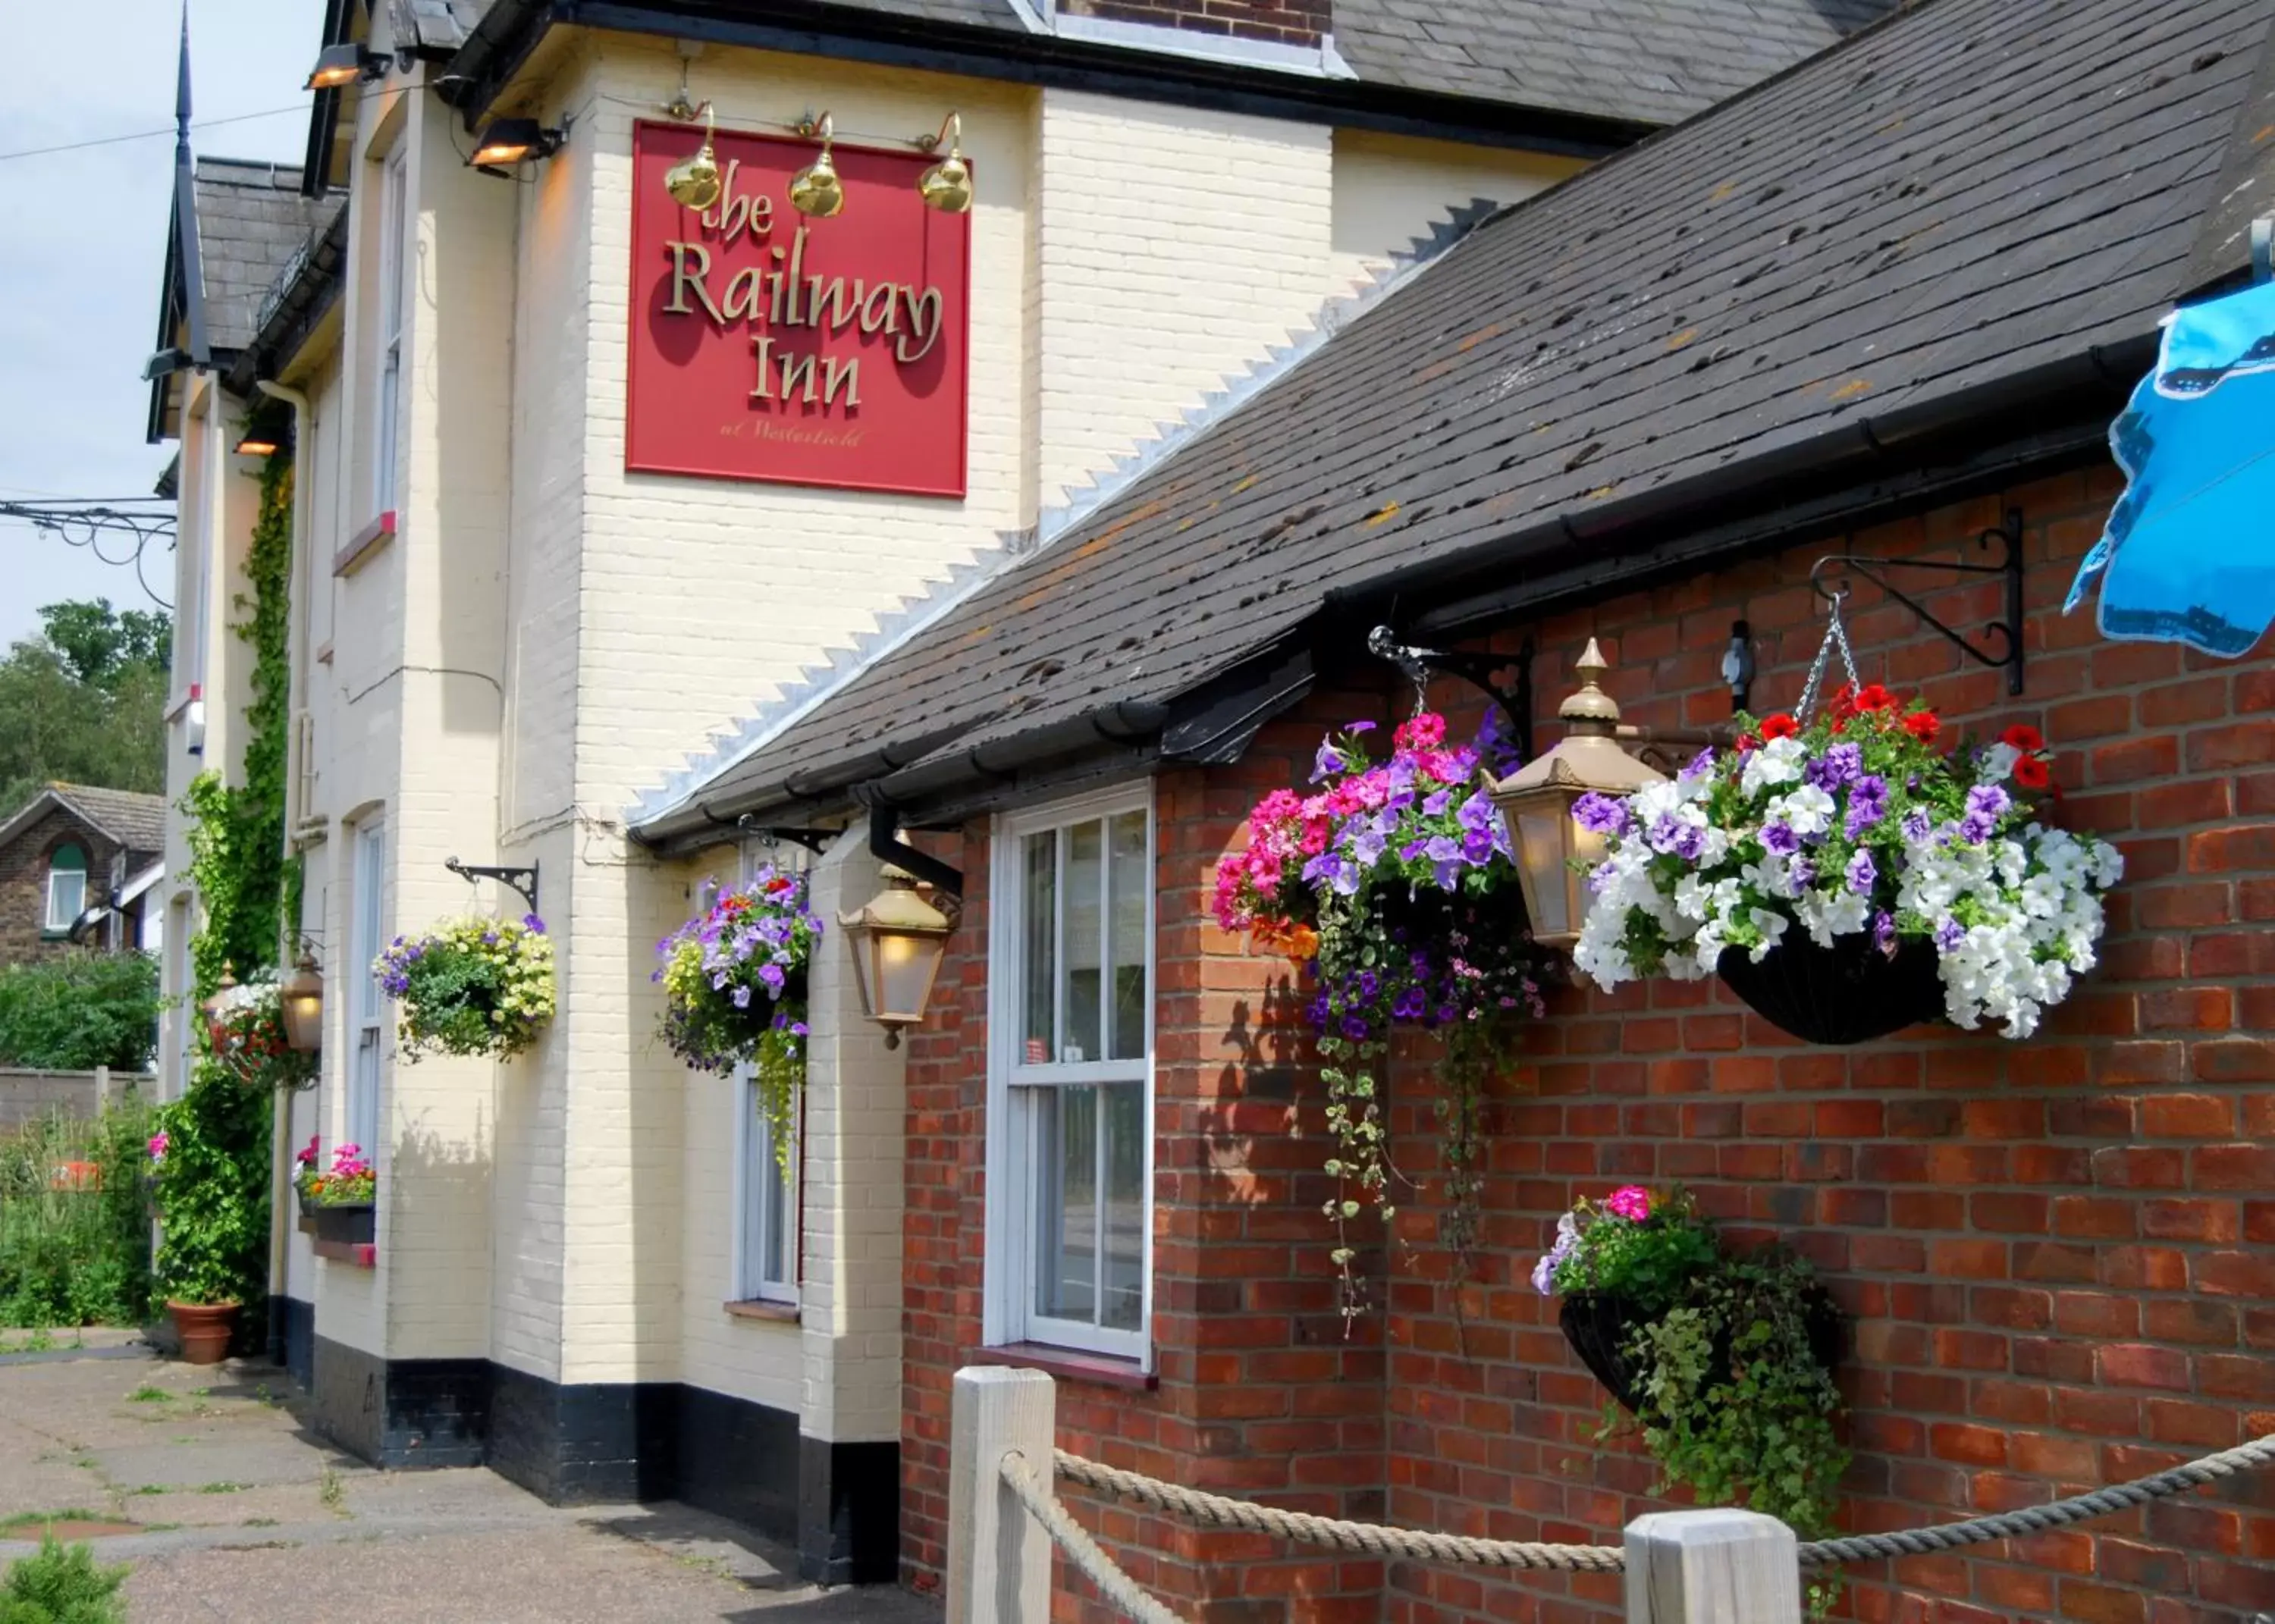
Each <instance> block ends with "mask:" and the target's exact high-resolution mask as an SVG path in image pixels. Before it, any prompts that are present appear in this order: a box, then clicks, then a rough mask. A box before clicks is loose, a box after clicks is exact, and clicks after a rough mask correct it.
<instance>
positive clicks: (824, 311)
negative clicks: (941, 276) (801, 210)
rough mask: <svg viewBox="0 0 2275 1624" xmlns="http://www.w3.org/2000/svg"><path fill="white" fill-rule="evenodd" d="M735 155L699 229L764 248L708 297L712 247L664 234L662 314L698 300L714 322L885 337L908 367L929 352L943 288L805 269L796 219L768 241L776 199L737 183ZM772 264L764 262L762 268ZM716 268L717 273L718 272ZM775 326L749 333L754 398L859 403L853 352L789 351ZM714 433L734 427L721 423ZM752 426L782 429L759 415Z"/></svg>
mask: <svg viewBox="0 0 2275 1624" xmlns="http://www.w3.org/2000/svg"><path fill="white" fill-rule="evenodd" d="M741 170H742V161H741V160H740V159H732V160H729V162H728V164H727V167H726V173H725V176H724V177H723V178H722V183H721V186H720V193H719V199H718V200H717V201H716V202H715V203H714V204H713V205H712V206H711V207H710V208H707V209H705V210H704V211H703V214H702V215H701V219H702V223H703V228H704V230H705V231H706V232H707V233H715V234H716V238H715V244H714V245H715V246H717V247H719V248H721V249H722V250H723V249H724V248H725V247H726V246H728V245H731V244H732V243H733V242H735V241H736V239H737V238H742V239H743V240H744V241H746V242H749V243H751V244H752V245H753V246H754V247H761V248H763V249H764V250H765V251H766V252H765V253H764V254H762V255H761V256H760V261H759V262H758V263H756V264H751V265H744V266H742V267H740V268H737V269H736V270H735V271H734V272H733V274H732V275H729V276H727V278H726V283H725V285H724V286H723V287H722V289H721V290H720V291H719V293H718V294H717V295H716V296H714V294H713V292H712V289H711V284H710V277H711V273H712V269H713V261H712V250H711V248H710V247H707V246H706V245H704V244H702V243H699V242H667V243H666V244H665V245H664V247H665V249H666V251H667V252H669V254H670V255H671V297H670V298H669V299H667V300H666V301H665V303H664V306H663V311H664V313H665V314H668V315H676V316H689V315H693V314H695V313H696V312H697V311H698V310H700V311H701V312H702V313H703V314H705V315H707V316H708V317H710V318H711V322H712V325H713V326H714V327H717V328H721V329H725V328H728V327H729V326H737V325H740V326H744V327H756V326H760V325H764V326H765V327H767V328H770V329H789V328H800V327H805V328H813V329H816V331H817V335H818V336H829V335H832V334H839V333H849V332H852V331H854V330H855V329H858V331H859V333H860V335H861V336H863V337H865V338H874V337H877V336H884V337H885V338H888V339H889V340H891V341H892V345H893V356H894V359H896V361H898V362H899V363H900V364H901V365H902V366H912V365H914V364H915V363H916V362H918V361H921V360H922V359H925V357H926V356H927V355H929V354H931V353H932V351H933V346H935V345H936V344H939V342H940V338H941V329H942V327H943V325H944V324H945V316H946V306H947V299H946V297H945V296H944V295H943V294H942V293H941V290H940V289H939V288H938V287H924V288H918V287H917V286H915V285H914V284H912V283H900V282H888V281H886V282H871V281H868V280H867V279H865V278H864V277H859V276H854V277H850V278H849V277H845V276H820V275H813V276H809V275H807V274H806V270H805V242H806V235H807V230H808V228H806V227H805V226H804V225H801V226H799V227H798V228H797V233H796V235H795V236H794V237H793V238H791V240H790V246H789V249H788V251H787V252H785V251H784V249H783V247H782V244H781V243H779V242H773V241H768V240H767V239H768V238H770V237H771V236H772V233H773V231H774V227H775V200H774V199H772V198H771V197H769V196H767V194H766V193H762V192H739V191H737V181H738V180H739V178H740V174H741ZM770 266H771V267H772V268H770ZM723 274H725V273H723V272H722V275H723ZM781 336H783V335H782V334H781V333H779V332H759V333H754V334H752V336H751V356H752V389H751V394H750V398H751V399H752V402H754V403H755V402H761V401H763V402H774V401H782V402H784V403H788V402H790V401H793V400H794V401H797V402H798V403H800V404H818V405H820V407H821V408H822V409H823V410H824V411H827V410H828V409H829V408H830V407H832V406H843V407H845V408H847V409H853V408H858V406H859V405H860V404H861V360H860V358H859V357H858V356H828V355H815V354H805V355H794V354H791V353H790V352H788V351H784V350H782V349H781V348H779V347H778V346H777V344H776V340H777V338H778V337H781ZM721 432H722V434H733V433H739V432H740V430H739V427H724V426H722V429H721ZM754 432H757V433H760V434H767V436H768V437H774V438H790V435H789V434H786V433H778V432H776V430H775V427H774V426H771V425H769V424H767V423H766V422H764V421H763V420H762V421H760V424H759V426H758V427H757V429H756V430H754ZM806 442H807V443H819V444H843V445H847V446H851V445H856V444H858V443H859V437H858V431H855V430H851V429H848V430H847V431H846V432H845V437H844V438H843V439H842V440H825V439H819V438H813V439H808V440H807V441H806Z"/></svg>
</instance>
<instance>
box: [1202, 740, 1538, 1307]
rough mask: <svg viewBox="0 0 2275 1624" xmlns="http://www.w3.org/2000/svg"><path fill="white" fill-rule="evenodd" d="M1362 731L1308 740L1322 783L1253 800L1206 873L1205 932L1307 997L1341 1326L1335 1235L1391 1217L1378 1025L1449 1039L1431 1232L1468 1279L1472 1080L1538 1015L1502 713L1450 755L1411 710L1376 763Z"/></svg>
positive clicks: (1344, 1246)
mask: <svg viewBox="0 0 2275 1624" xmlns="http://www.w3.org/2000/svg"><path fill="white" fill-rule="evenodd" d="M1374 725H1375V724H1373V723H1372V722H1368V721H1359V722H1354V723H1352V724H1351V725H1350V726H1349V727H1348V728H1346V729H1344V730H1343V731H1342V732H1341V733H1339V734H1335V735H1332V736H1329V737H1328V738H1327V739H1326V741H1325V742H1324V743H1322V744H1320V746H1319V754H1318V757H1317V759H1316V760H1315V761H1314V763H1313V767H1312V773H1311V782H1313V783H1314V784H1318V785H1320V786H1322V787H1321V788H1320V789H1318V790H1317V791H1316V792H1315V793H1313V794H1311V795H1308V796H1299V795H1297V794H1296V793H1295V792H1294V791H1292V790H1286V789H1280V790H1274V792H1273V793H1272V794H1270V795H1268V796H1266V797H1264V799H1263V800H1262V801H1261V802H1259V803H1258V804H1257V806H1256V808H1255V810H1254V811H1253V812H1251V813H1250V814H1249V819H1248V837H1247V841H1246V842H1245V844H1243V845H1242V846H1239V847H1236V849H1234V850H1230V851H1228V852H1227V853H1226V854H1225V856H1224V857H1223V858H1222V859H1221V862H1220V863H1219V864H1218V866H1217V872H1216V899H1215V912H1216V918H1217V922H1218V923H1219V924H1220V925H1223V926H1224V928H1225V929H1226V930H1228V931H1236V932H1244V933H1246V934H1247V936H1248V937H1249V939H1250V940H1251V941H1252V942H1254V943H1255V944H1256V945H1257V946H1258V947H1262V948H1268V949H1270V950H1273V951H1275V952H1281V953H1285V954H1286V955H1287V956H1289V958H1291V959H1293V960H1294V961H1295V962H1296V963H1297V964H1298V965H1299V966H1301V968H1302V973H1303V975H1304V985H1305V986H1306V987H1307V988H1308V989H1309V994H1308V1001H1307V1009H1308V1013H1309V1015H1310V1017H1311V1025H1312V1027H1313V1029H1314V1030H1315V1031H1317V1033H1318V1035H1319V1036H1318V1046H1319V1058H1320V1061H1321V1062H1322V1065H1321V1073H1320V1075H1321V1077H1322V1080H1323V1081H1324V1082H1325V1084H1326V1091H1327V1123H1328V1127H1329V1129H1330V1130H1331V1131H1332V1132H1333V1134H1334V1145H1333V1147H1332V1153H1331V1155H1330V1157H1329V1159H1328V1161H1327V1166H1326V1170H1327V1171H1328V1172H1329V1173H1330V1174H1332V1175H1334V1177H1335V1180H1336V1185H1337V1188H1336V1190H1335V1194H1334V1198H1333V1199H1331V1200H1330V1201H1329V1202H1328V1203H1327V1204H1326V1216H1327V1218H1328V1219H1329V1220H1331V1221H1332V1222H1333V1223H1334V1227H1335V1233H1336V1240H1335V1245H1334V1250H1333V1252H1332V1254H1331V1255H1332V1258H1333V1260H1334V1264H1335V1267H1336V1271H1337V1273H1338V1276H1339V1278H1340V1280H1341V1281H1342V1297H1343V1310H1344V1313H1345V1315H1346V1316H1347V1317H1348V1316H1349V1315H1351V1314H1354V1313H1356V1312H1357V1311H1359V1309H1360V1307H1361V1306H1362V1303H1361V1293H1360V1291H1359V1288H1358V1285H1357V1279H1356V1277H1355V1275H1354V1273H1353V1272H1352V1268H1351V1265H1352V1262H1353V1259H1354V1257H1355V1252H1354V1249H1353V1246H1352V1243H1351V1241H1350V1238H1349V1224H1350V1222H1351V1221H1352V1220H1355V1219H1357V1217H1358V1215H1359V1213H1360V1212H1361V1211H1362V1208H1363V1205H1364V1204H1365V1203H1369V1202H1372V1204H1373V1205H1376V1206H1377V1207H1378V1208H1379V1210H1380V1212H1381V1214H1382V1217H1383V1219H1384V1220H1385V1222H1386V1223H1387V1221H1388V1220H1390V1219H1391V1218H1392V1217H1393V1216H1394V1211H1395V1208H1394V1194H1393V1191H1394V1181H1395V1180H1397V1179H1398V1178H1399V1177H1400V1175H1398V1174H1397V1173H1396V1171H1395V1170H1394V1167H1392V1165H1391V1161H1390V1156H1389V1150H1388V1128H1387V1123H1388V1114H1387V1110H1386V1108H1385V1099H1384V1089H1383V1083H1384V1077H1385V1074H1386V1072H1387V1060H1388V1055H1389V1052H1390V1039H1391V1036H1392V1034H1393V1032H1394V1031H1395V1030H1397V1029H1399V1028H1410V1029H1415V1030H1420V1031H1430V1032H1433V1033H1435V1034H1437V1035H1438V1036H1439V1037H1440V1039H1442V1040H1443V1041H1444V1043H1445V1046H1446V1059H1445V1061H1444V1064H1443V1066H1442V1068H1441V1069H1442V1073H1443V1076H1444V1077H1445V1080H1446V1083H1447V1093H1446V1096H1445V1097H1444V1098H1443V1099H1440V1101H1439V1102H1438V1114H1439V1116H1440V1120H1441V1122H1443V1123H1444V1125H1445V1149H1444V1157H1445V1168H1444V1175H1443V1176H1444V1182H1445V1188H1446V1194H1447V1201H1448V1211H1447V1214H1446V1216H1445V1218H1444V1220H1443V1221H1442V1223H1441V1226H1440V1238H1441V1239H1442V1240H1443V1241H1444V1242H1445V1243H1446V1244H1447V1247H1448V1248H1449V1250H1452V1251H1453V1253H1454V1255H1455V1267H1456V1273H1457V1275H1458V1276H1462V1277H1466V1275H1467V1273H1468V1265H1469V1259H1470V1251H1471V1250H1472V1248H1473V1247H1474V1245H1475V1243H1476V1239H1477V1235H1478V1226H1479V1222H1480V1214H1479V1211H1478V1194H1479V1183H1480V1163H1481V1157H1480V1145H1479V1136H1480V1131H1481V1128H1480V1120H1479V1112H1480V1107H1481V1102H1482V1099H1483V1094H1484V1089H1485V1084H1486V1083H1487V1081H1489V1080H1490V1078H1491V1077H1492V1076H1493V1073H1494V1071H1495V1070H1496V1069H1498V1068H1499V1067H1500V1064H1502V1063H1503V1061H1505V1059H1506V1058H1507V1056H1508V1054H1509V1052H1510V1049H1511V1046H1512V1045H1513V1042H1514V1039H1515V1033H1516V1031H1517V1030H1518V1028H1519V1027H1521V1025H1522V1024H1523V1023H1524V1022H1525V1021H1526V1020H1528V1019H1530V1018H1532V1017H1535V1016H1538V1015H1539V1014H1540V1012H1541V1001H1540V992H1539V986H1538V980H1537V974H1538V951H1537V950H1536V949H1535V948H1534V947H1533V944H1532V940H1531V935H1530V933H1529V932H1528V930H1527V928H1526V921H1525V915H1524V909H1523V903H1522V902H1521V901H1520V883H1519V879H1518V873H1517V868H1516V864H1515V858H1514V855H1513V852H1512V850H1511V847H1510V842H1509V835H1508V826H1507V824H1506V823H1505V822H1504V821H1503V820H1502V817H1501V814H1500V812H1499V811H1498V810H1497V809H1496V808H1495V807H1494V806H1493V803H1492V801H1491V800H1490V799H1489V798H1488V797H1487V795H1486V792H1485V780H1484V779H1483V777H1482V776H1481V774H1480V768H1481V767H1486V768H1490V769H1491V770H1492V771H1493V772H1494V773H1496V774H1507V773H1508V772H1511V771H1514V770H1515V767H1516V765H1517V762H1516V760H1515V750H1514V749H1513V748H1512V746H1511V745H1510V744H1509V743H1508V740H1507V738H1506V736H1505V735H1504V734H1503V733H1502V732H1501V730H1500V714H1499V713H1498V712H1497V711H1496V712H1491V713H1488V714H1487V718H1486V721H1485V727H1484V729H1482V730H1481V731H1480V732H1479V734H1478V738H1477V740H1476V742H1475V743H1473V744H1464V745H1460V746H1457V747H1448V746H1447V743H1446V723H1445V719H1444V718H1443V717H1441V716H1439V715H1437V714H1434V713H1432V712H1429V711H1421V712H1417V714H1415V715H1414V716H1413V717H1412V718H1411V719H1410V721H1406V722H1405V723H1404V724H1402V726H1400V727H1399V728H1398V729H1397V730H1396V731H1395V733H1394V735H1393V737H1392V752H1391V755H1390V758H1389V759H1388V760H1387V761H1380V762H1377V761H1374V760H1372V759H1370V757H1369V755H1368V752H1367V748H1366V741H1365V735H1366V734H1368V733H1369V732H1372V730H1373V729H1374Z"/></svg>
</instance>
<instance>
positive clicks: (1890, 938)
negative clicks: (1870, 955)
mask: <svg viewBox="0 0 2275 1624" xmlns="http://www.w3.org/2000/svg"><path fill="white" fill-rule="evenodd" d="M1872 941H1873V943H1874V945H1875V946H1877V947H1878V948H1879V949H1880V951H1881V952H1883V953H1893V952H1894V951H1895V950H1896V916H1895V915H1893V914H1892V913H1890V912H1889V911H1888V910H1886V909H1885V908H1883V909H1881V910H1880V911H1879V912H1878V913H1876V914H1874V915H1873V916H1872Z"/></svg>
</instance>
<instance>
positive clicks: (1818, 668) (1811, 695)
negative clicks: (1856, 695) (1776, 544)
mask: <svg viewBox="0 0 2275 1624" xmlns="http://www.w3.org/2000/svg"><path fill="white" fill-rule="evenodd" d="M1832 596H1833V608H1831V609H1830V610H1829V611H1827V613H1826V616H1825V641H1823V642H1822V643H1819V644H1818V646H1817V658H1816V659H1815V660H1814V661H1811V662H1810V668H1809V680H1808V681H1807V682H1805V683H1803V684H1802V685H1801V703H1800V704H1798V705H1796V706H1794V709H1793V719H1794V721H1796V722H1798V723H1800V724H1801V725H1802V726H1803V727H1804V728H1805V727H1807V726H1808V725H1809V719H1810V717H1811V716H1813V715H1815V714H1817V703H1818V690H1820V689H1821V688H1822V687H1823V686H1824V684H1825V661H1826V660H1827V659H1828V658H1830V657H1831V655H1832V653H1833V650H1834V649H1836V648H1837V649H1839V650H1840V668H1841V669H1842V670H1844V671H1846V672H1848V687H1849V690H1850V691H1851V692H1854V691H1856V689H1858V688H1861V687H1863V685H1864V684H1863V680H1862V679H1861V678H1859V677H1858V676H1857V675H1856V655H1855V654H1854V653H1850V652H1849V648H1848V627H1847V626H1846V625H1845V624H1843V623H1842V622H1841V619H1840V603H1841V600H1843V599H1844V598H1846V597H1848V593H1845V592H1836V593H1833V594H1832Z"/></svg>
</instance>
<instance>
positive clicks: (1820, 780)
mask: <svg viewBox="0 0 2275 1624" xmlns="http://www.w3.org/2000/svg"><path fill="white" fill-rule="evenodd" d="M1863 770H1864V747H1863V745H1861V744H1835V745H1833V747H1832V748H1831V749H1829V750H1827V751H1826V752H1825V753H1824V754H1823V755H1821V756H1819V757H1818V759H1816V760H1814V761H1812V762H1810V764H1809V769H1808V773H1807V777H1808V779H1809V782H1810V783H1812V784H1815V785H1816V786H1817V787H1818V789H1822V790H1824V791H1825V793H1826V794H1827V795H1830V794H1831V793H1832V792H1833V790H1835V789H1839V788H1840V786H1841V785H1842V784H1845V783H1848V782H1850V781H1851V780H1853V779H1855V778H1856V776H1857V774H1860V773H1862V772H1863Z"/></svg>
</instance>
